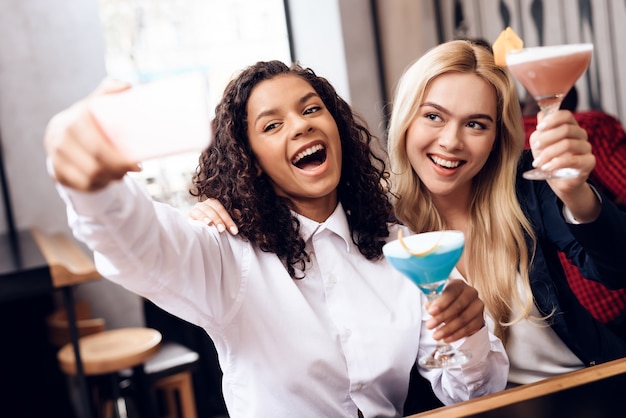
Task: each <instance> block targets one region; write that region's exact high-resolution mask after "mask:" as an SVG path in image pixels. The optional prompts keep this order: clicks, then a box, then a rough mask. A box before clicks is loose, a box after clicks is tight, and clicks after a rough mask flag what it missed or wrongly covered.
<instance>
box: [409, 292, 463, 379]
mask: <svg viewBox="0 0 626 418" xmlns="http://www.w3.org/2000/svg"><path fill="white" fill-rule="evenodd" d="M441 288H442V286H439V287H438V290H437V289H429V290H430V291H429V292H428V293H426V298H427V299H428V303H429V304H430V303H433V302H434V301H435V299H437V297H439V294H440V293H441ZM443 325H444V324H442V325H441V326H443ZM433 332H434V331H433ZM470 358H471V354H470V353H468V352H464V351H457V350H456V349H455V348H454V347H452V345H451V344H448V343H446V342H445V341H443V340H438V341H437V347H436V348H435V351H433V353H432V354H431V355H430V356H426V357H423V358H421V359H420V360H419V364H420V366H422V367H425V368H427V369H433V368H438V367H448V366H453V365H461V364H463V363H465V362H466V361H467V360H469V359H470Z"/></svg>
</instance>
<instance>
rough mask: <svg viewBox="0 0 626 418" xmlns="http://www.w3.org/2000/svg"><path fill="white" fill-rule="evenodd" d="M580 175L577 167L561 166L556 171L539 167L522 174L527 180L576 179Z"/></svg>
mask: <svg viewBox="0 0 626 418" xmlns="http://www.w3.org/2000/svg"><path fill="white" fill-rule="evenodd" d="M579 175H580V171H578V170H577V169H575V168H559V169H558V170H554V171H544V170H541V169H539V168H535V169H533V170H529V171H526V172H524V173H523V174H522V177H524V178H525V179H526V180H549V179H574V178H576V177H578V176H579Z"/></svg>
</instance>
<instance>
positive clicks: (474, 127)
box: [467, 120, 487, 131]
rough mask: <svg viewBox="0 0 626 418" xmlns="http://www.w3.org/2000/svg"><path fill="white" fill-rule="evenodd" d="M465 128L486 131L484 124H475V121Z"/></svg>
mask: <svg viewBox="0 0 626 418" xmlns="http://www.w3.org/2000/svg"><path fill="white" fill-rule="evenodd" d="M467 126H468V127H469V128H472V129H478V130H481V131H482V130H485V129H487V125H485V124H484V123H481V122H477V121H475V120H473V121H470V122H468V123H467Z"/></svg>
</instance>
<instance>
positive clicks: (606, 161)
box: [524, 88, 626, 339]
mask: <svg viewBox="0 0 626 418" xmlns="http://www.w3.org/2000/svg"><path fill="white" fill-rule="evenodd" d="M575 91H576V90H575V88H573V89H572V92H574V93H575ZM568 97H576V96H575V95H573V94H572V93H571V92H570V94H568ZM568 103H569V108H570V110H572V111H574V110H575V109H576V101H575V100H573V101H569V102H567V103H566V102H564V106H562V107H561V108H568ZM525 113H526V112H525ZM574 117H575V118H576V121H577V122H578V124H579V125H580V126H581V127H582V128H584V129H585V130H586V131H587V134H588V135H589V142H590V143H591V145H592V150H593V154H594V155H595V157H596V167H595V169H594V170H593V171H592V172H591V174H590V175H589V179H590V181H591V182H592V183H593V184H594V186H596V188H598V189H599V190H601V191H602V192H603V193H604V194H605V195H606V196H607V197H608V198H610V199H611V200H613V202H615V204H616V205H618V207H620V208H621V209H622V210H626V132H625V131H624V127H623V126H622V124H621V123H620V121H619V120H618V119H617V118H615V117H614V116H612V115H609V114H608V113H605V112H602V111H598V110H589V111H581V112H574ZM536 126H537V118H536V116H534V115H527V116H525V117H524V130H525V133H526V147H527V148H528V141H529V138H530V135H531V134H532V133H533V132H534V131H535V128H536ZM559 258H560V259H561V263H562V264H563V269H564V270H565V274H566V275H567V281H568V283H569V285H570V287H571V289H572V290H573V291H574V293H575V294H576V297H577V298H578V300H579V301H580V303H581V304H582V305H583V306H584V307H585V308H586V309H587V310H588V311H589V312H590V313H591V315H592V316H593V317H594V318H596V319H597V320H598V321H601V322H603V323H605V324H607V325H608V326H609V327H610V328H611V329H612V330H613V331H614V332H615V333H617V334H618V335H620V336H621V337H622V338H624V339H626V289H607V288H606V287H605V286H604V285H603V284H602V283H598V282H597V281H594V280H590V279H586V278H585V277H583V275H582V274H581V273H580V270H579V269H578V267H576V266H575V265H573V264H572V263H571V262H570V261H569V260H568V259H567V257H566V256H565V254H564V253H562V252H560V253H559Z"/></svg>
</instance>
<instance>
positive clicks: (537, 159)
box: [533, 158, 541, 168]
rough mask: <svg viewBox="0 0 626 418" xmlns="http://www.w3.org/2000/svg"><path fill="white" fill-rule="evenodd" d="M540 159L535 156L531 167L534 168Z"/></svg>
mask: <svg viewBox="0 0 626 418" xmlns="http://www.w3.org/2000/svg"><path fill="white" fill-rule="evenodd" d="M540 161H541V160H540V159H539V158H535V159H534V160H533V167H535V168H536V167H537V166H538V165H539V162H540Z"/></svg>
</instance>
